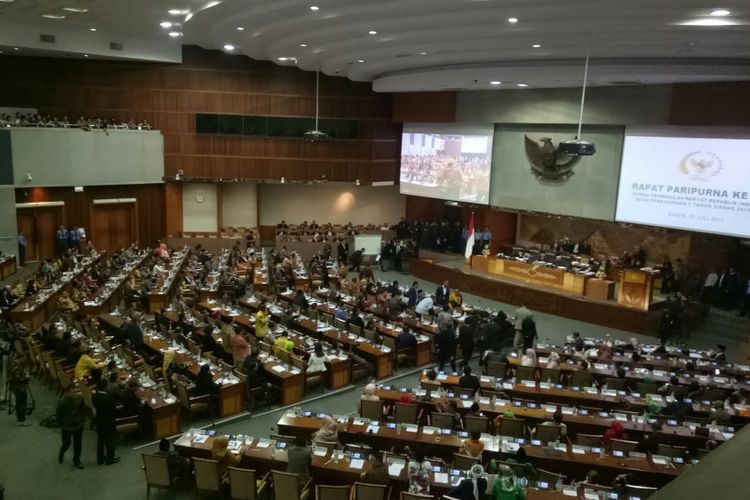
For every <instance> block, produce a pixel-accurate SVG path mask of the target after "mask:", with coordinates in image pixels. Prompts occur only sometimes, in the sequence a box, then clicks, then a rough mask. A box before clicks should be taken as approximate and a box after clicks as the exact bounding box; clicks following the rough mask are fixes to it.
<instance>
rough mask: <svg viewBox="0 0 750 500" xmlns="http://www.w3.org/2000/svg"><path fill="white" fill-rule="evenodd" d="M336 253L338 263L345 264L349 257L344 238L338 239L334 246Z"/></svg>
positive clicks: (347, 245)
mask: <svg viewBox="0 0 750 500" xmlns="http://www.w3.org/2000/svg"><path fill="white" fill-rule="evenodd" d="M336 254H337V256H338V262H339V264H341V263H344V264H346V262H347V259H348V257H349V242H348V241H346V240H345V239H341V240H339V244H338V245H337V246H336Z"/></svg>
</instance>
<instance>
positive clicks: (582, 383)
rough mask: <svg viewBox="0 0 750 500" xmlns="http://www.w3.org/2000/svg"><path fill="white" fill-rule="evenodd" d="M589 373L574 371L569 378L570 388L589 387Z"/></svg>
mask: <svg viewBox="0 0 750 500" xmlns="http://www.w3.org/2000/svg"><path fill="white" fill-rule="evenodd" d="M591 378H592V374H591V372H584V371H574V372H573V375H572V376H571V377H570V385H571V386H572V387H589V386H590V385H591Z"/></svg>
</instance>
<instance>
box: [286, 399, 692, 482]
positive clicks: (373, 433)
mask: <svg viewBox="0 0 750 500" xmlns="http://www.w3.org/2000/svg"><path fill="white" fill-rule="evenodd" d="M277 425H278V429H279V432H280V433H283V434H285V435H290V436H304V437H309V436H311V435H312V433H313V432H315V431H316V430H317V429H319V428H320V427H321V425H322V420H321V419H319V418H317V417H314V416H311V417H304V416H294V415H293V414H291V413H289V412H288V413H287V414H285V415H284V416H282V417H281V419H279V421H278V424H277ZM375 429H377V430H375ZM338 432H339V440H340V441H341V442H343V443H360V442H364V443H366V444H369V445H370V446H373V447H374V448H375V449H390V447H391V446H395V447H397V448H400V447H403V446H404V445H406V444H409V445H410V446H411V447H414V446H415V445H416V446H421V447H423V448H427V449H429V450H432V452H431V454H434V455H437V456H440V457H443V458H445V459H446V460H452V456H453V453H455V452H457V451H458V450H459V449H460V447H461V445H462V442H463V440H464V439H466V438H465V436H460V435H459V434H458V432H454V431H451V433H450V434H444V433H443V432H441V430H440V429H437V428H430V427H423V426H403V427H402V426H397V427H396V428H395V429H394V428H388V427H387V426H386V425H385V423H381V424H380V425H379V426H378V427H377V428H375V427H371V426H370V425H369V423H368V421H367V420H366V419H360V418H348V417H343V421H339V431H338ZM481 440H482V442H483V443H484V446H485V448H484V457H485V459H488V458H502V457H504V456H508V455H513V454H514V453H515V450H516V449H517V447H518V443H514V442H513V441H512V440H511V439H510V438H502V437H500V436H490V435H483V436H482V439H481ZM559 446H560V450H558V451H555V452H553V451H550V450H549V449H548V448H547V447H544V446H536V445H530V444H528V443H526V444H525V448H526V453H527V455H528V456H529V458H531V461H532V462H534V463H535V464H536V465H538V466H539V467H541V468H544V469H545V470H549V471H551V472H556V473H557V472H561V473H563V474H565V475H566V476H569V477H570V476H573V477H576V478H577V479H583V478H584V477H585V475H586V472H587V471H589V470H591V469H592V468H596V469H597V470H599V472H600V474H601V475H602V476H603V479H604V480H605V481H607V480H609V481H611V480H613V479H614V477H615V476H616V475H618V474H621V473H622V472H623V471H628V472H635V473H636V474H637V475H638V477H639V481H640V482H641V483H643V484H647V485H650V486H663V485H664V484H666V483H667V482H669V481H671V480H672V479H674V477H676V476H677V475H679V474H680V473H681V472H682V470H683V469H684V466H683V465H680V464H673V463H671V462H668V463H666V464H660V463H656V462H654V461H653V460H652V459H651V458H650V457H648V456H647V457H643V458H641V457H627V458H626V457H617V456H612V455H606V454H605V455H602V454H601V453H599V452H597V453H594V452H591V451H590V450H586V449H585V448H583V447H573V446H571V445H563V444H561V445H559ZM574 448H575V449H574ZM563 450H564V451H563Z"/></svg>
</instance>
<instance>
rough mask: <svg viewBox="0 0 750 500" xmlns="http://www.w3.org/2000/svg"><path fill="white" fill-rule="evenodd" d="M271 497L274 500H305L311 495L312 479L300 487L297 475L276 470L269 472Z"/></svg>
mask: <svg viewBox="0 0 750 500" xmlns="http://www.w3.org/2000/svg"><path fill="white" fill-rule="evenodd" d="M271 478H272V480H273V497H274V499H275V500H307V499H308V498H310V495H311V493H312V487H311V485H312V479H311V480H309V481H308V482H307V483H306V484H304V485H300V481H299V474H290V473H288V472H281V471H278V470H272V471H271Z"/></svg>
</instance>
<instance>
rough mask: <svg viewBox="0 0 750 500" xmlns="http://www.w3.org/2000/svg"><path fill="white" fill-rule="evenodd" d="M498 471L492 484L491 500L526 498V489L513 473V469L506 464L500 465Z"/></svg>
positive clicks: (521, 499) (523, 499)
mask: <svg viewBox="0 0 750 500" xmlns="http://www.w3.org/2000/svg"><path fill="white" fill-rule="evenodd" d="M498 472H499V474H498V476H497V478H495V484H494V485H493V486H492V498H493V500H526V491H525V490H524V489H523V485H521V483H520V482H519V481H518V478H517V477H516V476H515V475H514V474H513V469H511V468H510V467H508V466H507V465H501V466H500V469H499V471H498Z"/></svg>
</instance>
